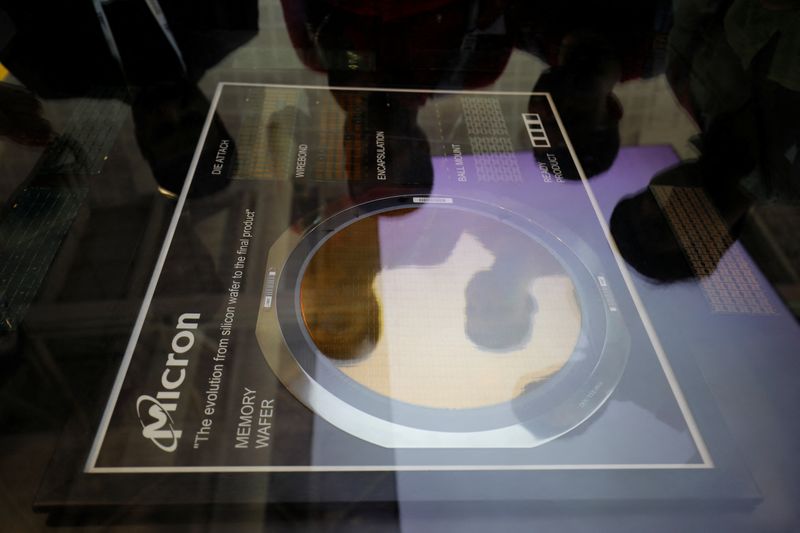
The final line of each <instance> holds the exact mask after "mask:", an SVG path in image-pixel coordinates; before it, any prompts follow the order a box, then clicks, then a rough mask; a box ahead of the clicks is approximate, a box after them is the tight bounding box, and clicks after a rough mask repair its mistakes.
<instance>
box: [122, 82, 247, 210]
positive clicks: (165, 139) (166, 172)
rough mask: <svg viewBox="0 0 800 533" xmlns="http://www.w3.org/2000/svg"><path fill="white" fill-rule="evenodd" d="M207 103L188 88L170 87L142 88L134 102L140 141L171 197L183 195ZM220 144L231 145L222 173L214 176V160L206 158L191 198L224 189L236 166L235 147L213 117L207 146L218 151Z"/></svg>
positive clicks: (135, 120) (223, 128)
mask: <svg viewBox="0 0 800 533" xmlns="http://www.w3.org/2000/svg"><path fill="white" fill-rule="evenodd" d="M208 106H209V102H208V99H207V98H206V97H205V95H204V94H203V93H202V92H201V91H200V89H198V88H197V86H196V85H192V84H190V83H170V84H164V85H152V86H148V87H143V88H142V89H140V90H138V91H137V92H136V95H135V96H134V98H133V102H132V111H133V122H134V125H135V133H136V141H137V143H138V144H139V148H140V149H141V151H142V155H144V157H145V159H147V162H148V164H149V165H150V168H151V169H152V171H153V176H154V177H155V179H156V182H158V184H159V185H160V187H161V188H162V191H165V192H167V193H172V194H177V193H178V192H180V190H181V187H182V186H183V182H184V180H185V179H186V173H187V171H188V170H189V165H190V163H191V161H192V157H193V156H194V152H195V149H196V148H197V142H198V140H199V139H200V132H201V131H202V129H203V125H204V124H205V121H206V116H207V115H208ZM222 139H227V140H229V146H228V149H227V161H228V162H229V164H227V165H225V167H224V169H223V172H221V173H220V174H219V175H214V174H211V173H210V172H209V171H207V170H206V171H203V169H211V168H212V161H206V160H205V159H208V158H213V155H214V154H210V153H204V157H205V159H202V160H201V161H200V164H199V165H198V170H197V171H196V172H195V176H194V179H193V181H192V188H191V191H190V194H191V195H192V196H193V197H198V196H205V195H207V194H211V193H214V192H217V191H219V190H222V189H224V188H225V187H226V186H227V185H228V184H229V183H230V181H229V176H230V174H231V171H232V169H233V168H235V161H236V144H235V141H234V139H233V138H232V137H231V135H230V134H229V133H228V131H227V129H226V128H225V125H224V124H223V123H222V120H221V119H220V117H219V115H217V114H215V115H214V116H213V117H212V120H211V124H210V126H209V130H208V133H207V135H206V138H205V146H209V147H217V146H219V143H220V141H221V140H222Z"/></svg>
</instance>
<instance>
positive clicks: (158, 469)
mask: <svg viewBox="0 0 800 533" xmlns="http://www.w3.org/2000/svg"><path fill="white" fill-rule="evenodd" d="M708 468H710V467H709V466H707V465H705V464H702V463H694V464H685V465H684V464H646V463H644V464H619V465H615V464H608V465H595V464H586V465H575V464H571V465H429V466H403V465H398V466H386V465H354V466H179V467H175V466H135V467H124V466H121V467H96V468H94V469H93V470H92V473H95V474H132V473H150V474H153V473H175V472H186V473H210V472H464V471H467V472H515V471H528V472H532V471H558V470H707V469H708Z"/></svg>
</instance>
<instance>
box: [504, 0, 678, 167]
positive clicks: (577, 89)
mask: <svg viewBox="0 0 800 533" xmlns="http://www.w3.org/2000/svg"><path fill="white" fill-rule="evenodd" d="M507 21H508V22H509V24H510V25H511V29H510V31H511V32H513V35H514V42H515V45H516V46H517V47H519V48H521V49H523V50H526V51H528V52H530V53H532V54H534V55H536V56H538V57H540V58H541V59H542V60H544V61H545V62H546V63H547V64H548V65H549V68H548V69H547V70H546V71H545V72H544V73H542V75H541V76H540V77H539V79H538V80H537V82H536V84H535V85H534V88H533V90H534V91H544V92H549V93H551V95H552V97H553V100H554V101H555V104H556V108H557V109H558V112H559V114H560V115H561V119H562V121H563V123H564V127H565V129H566V130H567V133H568V134H569V137H570V140H571V141H572V144H573V147H574V148H575V152H576V154H577V156H578V160H579V161H580V163H581V166H582V167H583V170H584V172H585V174H586V175H587V177H592V176H595V175H597V174H600V173H602V172H604V171H605V170H608V168H609V167H610V166H611V164H612V163H613V162H614V160H615V158H616V156H617V153H618V151H619V146H620V136H619V122H620V119H621V117H622V106H621V104H620V102H619V100H618V99H617V98H616V96H614V94H613V93H612V89H613V88H614V86H615V85H616V84H617V83H619V82H620V81H627V80H631V79H639V78H649V77H652V76H655V75H657V74H659V73H661V71H662V69H663V60H662V59H661V57H660V56H661V55H663V50H662V49H663V40H664V37H665V35H666V31H667V30H668V28H669V24H670V6H669V3H668V2H661V1H647V2H641V1H634V0H624V1H621V2H613V3H611V4H609V3H602V4H586V3H585V2H576V1H572V0H570V1H566V2H556V3H554V2H515V3H513V4H512V5H511V7H510V8H509V14H508V16H507Z"/></svg>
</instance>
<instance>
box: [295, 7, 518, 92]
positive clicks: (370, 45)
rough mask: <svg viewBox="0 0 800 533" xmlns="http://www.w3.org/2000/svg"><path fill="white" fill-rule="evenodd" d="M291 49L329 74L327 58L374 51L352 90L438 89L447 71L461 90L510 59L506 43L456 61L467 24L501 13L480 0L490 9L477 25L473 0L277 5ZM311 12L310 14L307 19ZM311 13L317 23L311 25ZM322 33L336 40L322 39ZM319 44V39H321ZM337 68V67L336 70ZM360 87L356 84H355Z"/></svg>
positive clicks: (490, 77) (489, 78)
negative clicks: (370, 87) (457, 78)
mask: <svg viewBox="0 0 800 533" xmlns="http://www.w3.org/2000/svg"><path fill="white" fill-rule="evenodd" d="M281 3H282V6H283V12H284V19H285V21H286V26H287V28H288V30H289V37H290V39H291V41H292V45H293V46H294V48H295V50H296V51H297V54H298V56H299V57H300V59H301V60H302V61H303V63H304V64H305V65H306V66H307V67H308V68H310V69H312V70H315V71H317V72H327V71H328V69H327V68H326V63H325V58H324V57H323V55H324V54H325V53H332V52H339V53H341V52H344V51H346V50H351V51H353V52H364V53H367V54H371V55H372V56H373V57H370V60H373V61H374V64H373V65H371V66H372V67H374V68H373V69H372V70H365V71H363V72H360V73H352V77H351V79H350V80H348V81H351V82H352V83H349V84H350V85H381V86H405V87H418V88H435V87H438V86H439V85H440V84H441V83H442V81H443V80H445V79H446V77H447V73H448V72H452V71H454V70H457V71H459V72H460V73H461V78H460V82H459V83H460V87H463V88H474V87H481V86H485V85H488V84H491V83H492V82H494V81H495V80H496V79H497V78H498V77H499V76H500V74H501V73H502V72H503V70H504V69H505V66H506V63H507V62H508V58H509V57H510V55H511V46H510V43H508V42H506V41H505V40H499V39H498V40H495V41H493V42H492V43H490V44H489V45H488V46H485V45H484V47H483V49H481V46H480V45H479V46H478V48H477V49H475V50H471V51H469V52H468V53H469V54H470V56H469V57H466V58H463V59H465V61H464V62H463V63H458V62H457V59H456V58H457V57H459V54H461V53H464V52H463V51H462V44H463V41H464V39H465V36H466V35H467V33H468V32H470V31H473V30H475V28H471V27H469V26H470V24H473V25H474V24H475V23H476V22H477V24H478V26H480V25H482V24H484V23H485V22H486V20H489V21H493V20H495V19H497V18H498V17H499V16H500V14H501V13H502V6H503V4H504V2H503V0H500V1H497V2H480V4H481V5H482V6H483V5H486V6H490V7H489V9H488V10H487V12H486V13H482V14H480V15H479V17H478V20H477V21H472V20H469V16H470V8H471V7H472V6H473V5H475V2H474V1H473V0H424V1H417V2H415V1H403V0H392V1H390V2H384V1H381V0H281ZM310 14H314V15H310ZM313 16H316V17H317V20H316V21H313V20H310V19H311V18H312V17H313ZM321 33H327V34H328V35H330V34H334V35H337V36H338V37H339V42H336V43H330V42H324V39H322V38H320V34H321ZM320 41H323V42H320ZM339 67H341V66H339ZM359 82H360V83H359Z"/></svg>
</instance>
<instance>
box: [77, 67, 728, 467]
mask: <svg viewBox="0 0 800 533" xmlns="http://www.w3.org/2000/svg"><path fill="white" fill-rule="evenodd" d="M226 85H230V86H239V87H273V88H284V89H314V90H337V91H380V92H403V93H420V92H424V93H439V94H491V95H508V96H544V97H546V98H547V101H548V103H549V104H550V108H551V110H552V111H553V115H554V117H555V119H556V122H557V123H558V127H559V129H560V130H561V134H562V136H563V137H564V141H565V142H566V143H567V147H568V149H569V153H570V156H571V157H572V160H573V162H574V164H575V167H576V168H577V170H578V173H579V175H580V177H581V181H582V182H583V185H584V187H585V189H586V192H587V194H588V196H589V201H590V202H591V204H592V207H593V208H594V211H595V215H596V216H597V219H598V221H599V223H600V226H601V227H602V229H603V233H604V235H605V237H606V240H607V241H608V243H609V245H610V247H611V251H612V253H613V254H614V258H615V260H616V262H617V266H618V267H619V269H620V272H621V274H622V277H623V279H624V280H625V284H626V285H627V287H628V291H629V292H630V294H631V298H632V299H633V302H634V305H635V306H636V310H637V311H638V312H639V316H640V318H641V320H642V323H643V324H644V326H645V330H646V331H647V335H648V337H649V338H650V342H651V343H652V344H653V348H654V349H655V351H656V355H657V356H658V360H659V362H660V363H661V367H662V370H663V371H664V374H665V376H666V378H667V381H668V382H669V384H670V387H671V388H672V392H673V394H674V395H675V399H676V401H677V402H678V406H679V408H680V410H681V414H682V415H683V416H684V419H685V420H686V423H687V425H688V427H689V431H690V433H691V434H692V438H693V439H694V443H695V446H696V447H697V449H698V452H699V453H700V457H701V458H702V459H703V462H702V463H687V464H586V465H580V464H578V465H575V464H570V465H494V466H489V465H477V466H476V465H431V466H400V465H398V466H175V467H173V466H165V467H159V466H140V467H97V466H95V465H96V463H97V457H98V455H99V453H100V447H101V446H102V444H103V441H104V439H105V435H106V432H107V431H108V425H109V423H110V421H111V415H112V414H113V412H114V408H115V407H116V404H117V399H118V398H119V394H120V391H121V390H122V383H123V382H124V380H125V376H126V375H127V372H128V367H129V366H130V363H131V360H132V358H133V352H134V351H135V349H136V343H137V341H138V340H139V335H140V334H141V332H142V326H143V325H144V319H145V317H146V315H147V311H148V310H149V308H150V303H151V302H152V299H153V294H154V293H155V289H156V285H157V284H158V279H159V277H160V276H161V270H162V269H163V267H164V263H165V261H166V256H167V253H168V252H169V248H170V245H171V244H172V239H173V237H174V236H175V229H176V228H177V226H178V221H179V219H180V216H181V212H182V211H183V206H184V204H185V202H186V198H187V196H188V194H189V188H190V186H191V183H192V181H193V179H194V173H195V170H196V169H197V164H198V162H199V160H200V155H201V154H202V152H203V149H204V147H205V141H206V137H207V136H208V130H209V129H210V127H211V122H212V120H213V117H214V114H215V113H216V110H217V105H218V103H219V98H220V95H221V94H222V89H223V88H224V87H225V86H226ZM713 467H714V463H713V461H712V460H711V456H710V455H709V452H708V448H707V447H706V444H705V442H704V441H703V438H702V436H701V435H700V432H699V429H698V427H697V424H696V422H695V420H694V417H693V416H692V413H691V410H690V409H689V406H688V404H687V402H686V399H685V398H684V396H683V392H682V391H681V389H680V386H679V385H678V383H677V381H676V378H675V374H674V372H673V370H672V367H671V366H670V364H669V361H668V360H667V356H666V354H665V353H664V349H663V348H662V346H661V343H660V341H659V340H658V337H657V336H656V333H655V329H654V328H653V326H652V323H651V322H650V318H649V316H648V315H647V312H646V311H645V310H644V306H643V305H642V302H641V299H640V298H639V294H638V292H636V288H635V287H634V286H633V283H632V281H631V278H630V272H629V271H628V269H627V266H626V265H625V262H624V260H623V259H622V256H621V255H620V254H619V250H618V249H617V246H616V244H615V243H614V241H613V239H612V238H611V233H610V231H609V229H608V225H607V224H606V222H605V220H604V219H603V215H602V212H601V211H600V207H599V206H598V204H597V199H596V198H595V196H594V193H593V192H592V189H591V187H590V186H589V181H588V180H587V179H586V176H585V175H584V173H583V169H582V168H581V166H580V163H579V162H578V158H577V156H576V155H575V150H574V148H573V147H572V143H571V142H570V140H569V137H568V136H567V133H566V130H565V129H564V125H563V123H562V122H561V117H560V116H559V114H558V110H557V109H556V106H555V104H554V102H553V99H552V98H551V96H550V94H549V93H543V92H525V91H453V90H439V89H384V88H378V87H330V86H323V85H285V84H268V83H235V82H220V83H218V84H217V88H216V90H215V92H214V97H213V99H212V100H211V106H210V108H209V111H208V116H207V117H206V122H205V124H204V126H203V130H202V132H201V134H200V140H199V141H198V144H197V148H196V149H195V153H194V157H193V158H192V164H191V166H190V167H189V173H188V175H187V177H186V181H185V182H184V185H183V189H182V190H181V194H180V197H179V198H178V203H177V204H176V206H175V212H174V213H173V215H172V221H171V222H170V225H169V229H168V230H167V235H166V237H165V239H164V244H163V246H162V247H161V253H160V254H159V256H158V260H157V262H156V267H155V270H154V271H153V276H152V277H151V278H150V283H149V285H148V287H147V292H146V293H145V297H144V300H143V302H142V307H141V309H140V311H139V316H138V317H137V318H136V323H135V324H134V327H133V332H132V334H131V337H130V339H129V340H128V345H127V347H126V348H125V355H124V357H123V359H122V363H121V364H120V369H119V371H118V372H117V377H116V379H115V381H114V386H113V388H112V390H111V395H110V396H109V401H108V403H107V404H106V408H105V411H104V412H103V417H102V419H101V421H100V427H99V428H98V431H97V434H96V435H95V439H94V442H93V443H92V449H91V451H90V453H89V457H88V458H87V460H86V465H85V467H84V472H86V473H93V474H126V473H178V472H185V473H204V472H206V473H210V472H441V471H482V472H485V471H557V470H682V469H687V470H697V469H709V468H713Z"/></svg>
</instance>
